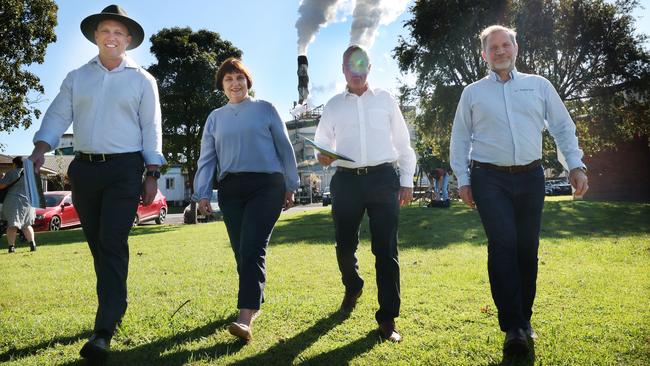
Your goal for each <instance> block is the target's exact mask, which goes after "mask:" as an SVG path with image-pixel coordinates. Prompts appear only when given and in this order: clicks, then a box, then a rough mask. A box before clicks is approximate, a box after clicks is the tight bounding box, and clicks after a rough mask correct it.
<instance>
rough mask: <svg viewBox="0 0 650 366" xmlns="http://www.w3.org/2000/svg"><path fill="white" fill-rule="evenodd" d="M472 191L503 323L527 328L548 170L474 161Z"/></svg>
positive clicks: (496, 302)
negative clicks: (501, 167) (510, 168)
mask: <svg viewBox="0 0 650 366" xmlns="http://www.w3.org/2000/svg"><path fill="white" fill-rule="evenodd" d="M471 179H472V180H471V185H472V195H473V198H474V201H475V202H476V208H477V209H478V212H479V215H480V216H481V221H482V222H483V228H484V229H485V234H486V235H487V238H488V274H489V277H490V288H491V290H492V298H493V299H494V303H495V304H496V306H497V309H498V312H499V326H500V328H501V330H502V331H504V332H506V331H508V330H511V329H515V328H522V329H525V328H526V325H527V323H528V322H529V321H530V318H531V316H532V314H533V302H534V301H535V291H536V281H537V251H538V248H539V233H540V227H541V223H542V209H543V207H544V170H543V168H542V167H541V166H538V167H536V168H534V169H533V170H530V171H527V172H518V173H509V172H503V171H497V170H494V169H491V168H486V167H477V166H474V167H473V168H472V171H471Z"/></svg>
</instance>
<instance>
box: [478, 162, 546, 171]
mask: <svg viewBox="0 0 650 366" xmlns="http://www.w3.org/2000/svg"><path fill="white" fill-rule="evenodd" d="M540 165H542V161H541V160H539V159H538V160H534V161H532V162H530V163H528V164H526V165H510V166H503V165H494V164H490V163H482V162H480V161H476V160H472V167H475V166H477V167H481V168H487V169H492V170H498V171H500V172H506V173H521V172H529V171H531V170H533V169H535V168H537V167H539V166H540Z"/></svg>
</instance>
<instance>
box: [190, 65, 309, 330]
mask: <svg viewBox="0 0 650 366" xmlns="http://www.w3.org/2000/svg"><path fill="white" fill-rule="evenodd" d="M216 85H217V88H218V89H220V90H223V92H224V93H225V94H226V96H227V97H228V101H229V102H228V104H226V105H225V106H223V107H221V108H218V109H216V110H214V111H212V113H210V115H209V116H208V119H207V121H206V123H205V127H204V130H203V138H202V140H201V156H200V158H199V161H198V168H197V172H196V176H195V178H194V192H195V193H194V195H193V197H192V198H193V200H194V201H198V209H199V211H201V212H202V213H208V212H210V210H211V208H210V196H211V194H212V182H213V181H214V178H215V175H216V179H217V182H218V188H219V195H218V201H219V208H220V209H221V211H222V213H223V219H224V223H225V224H226V229H227V230H228V236H229V238H230V244H231V246H232V249H233V252H234V254H235V260H236V262H237V273H238V274H239V293H238V300H237V308H238V309H239V316H238V317H237V320H236V321H235V322H233V323H231V324H230V326H229V328H228V329H229V331H230V333H231V334H233V335H235V336H237V337H240V338H242V339H243V340H245V341H246V342H249V341H250V340H251V339H252V337H253V332H252V321H253V320H254V318H255V317H256V315H257V314H258V313H259V309H260V305H261V304H262V302H263V301H264V285H265V283H266V262H265V260H266V259H265V258H266V248H267V246H268V243H269V239H270V237H271V232H272V231H273V226H274V225H275V222H276V221H277V220H278V217H279V216H280V212H281V211H282V209H283V208H284V209H288V208H289V207H291V206H292V204H293V192H294V191H295V190H296V188H298V183H299V182H298V181H299V178H298V174H297V169H296V158H295V155H294V152H293V147H292V146H291V142H290V141H289V135H288V133H287V129H286V127H285V125H284V123H283V122H282V120H281V119H280V116H279V115H278V112H277V111H276V109H275V107H273V105H272V104H270V103H268V102H266V101H263V100H256V99H253V98H251V97H250V96H249V95H248V90H249V89H250V88H251V86H252V85H253V81H252V78H251V75H250V72H249V71H248V69H247V68H246V67H245V66H244V64H243V63H242V62H241V61H240V60H238V59H236V58H229V59H227V60H226V61H224V62H223V63H222V64H221V66H220V67H219V70H218V71H217V74H216Z"/></svg>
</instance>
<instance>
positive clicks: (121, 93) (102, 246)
mask: <svg viewBox="0 0 650 366" xmlns="http://www.w3.org/2000/svg"><path fill="white" fill-rule="evenodd" d="M81 31H82V33H83V34H84V36H85V37H86V38H87V39H88V40H90V41H91V42H93V43H94V44H96V45H97V47H98V49H99V55H98V56H96V57H95V58H93V59H92V60H90V62H88V63H87V64H85V65H83V66H82V67H80V68H79V69H76V70H74V71H72V72H70V73H69V74H68V75H67V76H66V78H65V80H64V81H63V84H62V85H61V90H60V92H59V94H58V95H57V96H56V98H55V99H54V101H53V102H52V104H51V105H50V107H49V108H48V110H47V112H46V113H45V116H44V117H43V122H42V124H41V128H40V129H39V130H38V132H36V135H35V136H34V145H35V147H34V151H33V152H32V155H31V156H30V159H31V160H32V161H33V162H34V163H35V168H36V169H39V168H40V167H41V165H42V164H43V161H44V154H45V153H46V152H47V151H50V150H52V149H53V148H55V147H56V146H57V145H58V143H59V138H60V137H61V135H62V134H63V133H64V132H65V131H66V130H67V128H68V127H69V126H70V124H72V125H73V131H74V149H75V155H76V156H75V159H74V160H73V161H72V163H71V164H70V167H69V169H68V177H69V178H70V183H71V185H72V200H73V202H74V205H75V208H76V209H77V212H78V213H79V219H80V220H81V225H82V227H83V231H84V235H85V236H86V240H87V241H88V245H89V247H90V251H91V253H92V255H93V260H94V266H95V274H96V276H97V298H98V308H97V315H96V318H95V326H94V329H93V335H92V337H91V338H90V339H89V340H88V342H87V343H86V344H85V345H84V346H83V348H82V349H81V352H80V353H81V356H82V357H84V358H86V359H88V360H89V361H91V362H103V361H104V360H105V359H106V356H107V354H108V349H109V345H110V341H111V338H112V336H113V333H114V332H115V329H116V327H117V325H118V324H119V322H120V321H121V319H122V317H123V315H124V313H125V311H126V307H127V290H126V283H127V273H128V263H129V247H128V235H129V230H130V228H131V226H132V224H133V221H134V218H135V214H136V210H137V207H138V202H139V198H140V194H141V193H142V199H143V203H144V204H145V205H148V204H150V203H151V202H152V201H153V198H154V197H155V195H156V192H157V190H158V183H157V179H158V178H159V177H160V172H159V171H158V168H159V167H160V166H161V165H162V164H164V163H165V159H164V158H163V155H162V128H161V117H160V104H159V102H158V88H157V85H156V80H155V79H154V78H153V77H152V76H151V75H150V74H149V73H148V72H146V71H145V70H144V69H142V68H141V67H140V66H138V65H137V64H136V63H135V62H134V61H133V60H132V59H130V58H129V57H128V56H127V55H126V50H130V49H133V48H136V47H137V46H138V45H140V43H142V40H143V39H144V31H143V29H142V27H141V26H140V25H139V24H138V23H137V22H135V21H134V20H132V19H131V18H129V17H128V15H127V14H126V12H125V11H124V9H122V8H121V7H119V6H117V5H110V6H108V7H106V8H105V9H104V10H103V11H102V12H101V13H99V14H94V15H91V16H88V17H87V18H85V19H84V20H83V21H82V22H81ZM145 164H146V170H147V172H146V174H145V175H146V178H145V179H144V191H143V172H144V167H145Z"/></svg>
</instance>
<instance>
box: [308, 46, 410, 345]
mask: <svg viewBox="0 0 650 366" xmlns="http://www.w3.org/2000/svg"><path fill="white" fill-rule="evenodd" d="M369 71H370V62H369V58H368V54H367V52H366V51H365V50H364V49H363V48H361V47H360V46H357V45H353V46H350V47H348V49H347V50H346V51H345V52H344V54H343V74H344V75H345V80H346V82H347V90H346V91H344V92H343V93H341V94H338V95H335V96H334V97H333V98H332V99H330V100H329V102H327V104H326V105H325V108H324V109H323V114H322V116H321V119H320V122H319V124H318V128H317V130H316V136H315V141H316V143H317V144H319V145H321V146H325V147H328V148H331V149H333V150H336V151H337V152H338V153H340V154H343V155H345V156H347V157H350V158H351V159H352V160H354V161H353V162H349V161H343V160H336V161H335V160H334V159H332V158H329V157H328V156H326V155H323V154H318V161H319V162H320V163H321V164H322V165H324V166H328V165H330V164H332V163H334V164H335V165H336V173H335V174H334V176H333V177H332V181H331V183H330V191H331V193H332V217H333V219H334V226H335V231H336V258H337V260H338V264H339V269H340V271H341V275H342V281H343V285H344V286H345V296H344V297H343V302H342V304H341V310H343V311H345V312H350V311H352V310H353V309H354V307H355V305H356V303H357V300H358V299H359V297H360V296H361V293H362V290H363V279H362V278H361V276H360V275H359V264H358V261H357V258H356V255H355V252H356V249H357V246H358V244H359V225H360V224H361V219H362V218H363V215H364V212H366V211H367V212H368V219H369V225H370V235H371V244H372V252H373V254H374V255H375V269H376V276H377V289H378V300H379V310H378V311H377V312H376V314H375V319H376V320H377V323H378V324H379V334H380V335H381V337H382V338H384V339H387V340H389V341H392V342H399V341H400V340H401V335H400V334H399V333H398V332H397V330H396V329H395V318H396V317H397V316H398V315H399V307H400V282H399V262H398V258H397V257H398V255H397V224H398V217H399V206H400V205H404V204H406V203H408V202H410V201H411V199H412V198H413V175H414V173H415V161H416V159H415V152H414V151H413V149H412V148H411V145H410V138H409V133H408V129H407V127H406V123H405V122H404V118H403V117H402V113H401V111H400V109H399V105H398V103H397V101H396V100H395V99H394V98H393V97H392V96H391V95H390V94H389V93H388V92H387V91H385V90H382V89H370V88H369V87H368V83H367V77H368V73H369ZM395 164H396V165H397V167H398V168H399V174H398V173H397V172H396V170H395V168H394V165H395Z"/></svg>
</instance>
